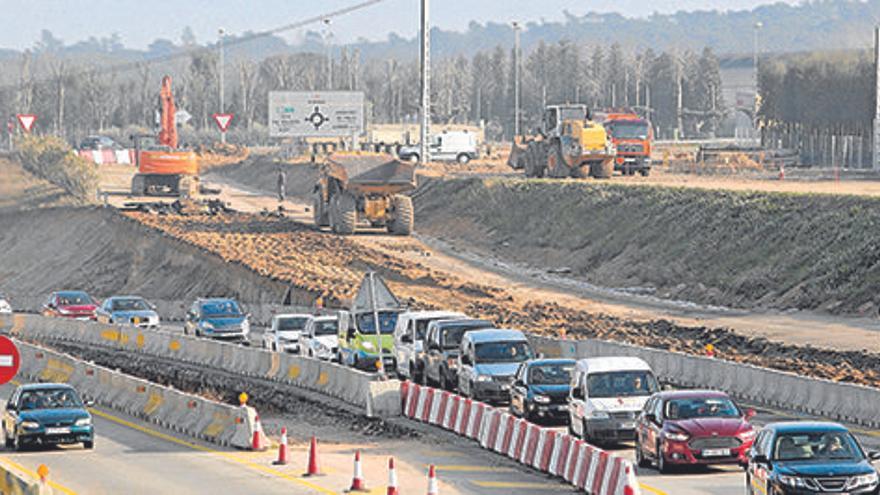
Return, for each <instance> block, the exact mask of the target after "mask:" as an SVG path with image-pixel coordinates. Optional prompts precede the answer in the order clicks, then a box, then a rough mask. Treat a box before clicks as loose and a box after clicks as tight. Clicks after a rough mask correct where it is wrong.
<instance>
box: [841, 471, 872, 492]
mask: <svg viewBox="0 0 880 495" xmlns="http://www.w3.org/2000/svg"><path fill="white" fill-rule="evenodd" d="M877 481H878V478H877V473H869V474H863V475H860V476H853V477H852V478H850V479H849V481H848V482H847V484H846V489H847V490H852V489H854V488H858V487H862V486H872V485H876V484H877Z"/></svg>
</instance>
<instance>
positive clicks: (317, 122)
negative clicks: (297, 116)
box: [306, 106, 330, 130]
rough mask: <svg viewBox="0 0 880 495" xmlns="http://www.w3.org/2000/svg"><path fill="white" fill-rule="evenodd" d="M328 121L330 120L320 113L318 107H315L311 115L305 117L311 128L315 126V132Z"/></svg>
mask: <svg viewBox="0 0 880 495" xmlns="http://www.w3.org/2000/svg"><path fill="white" fill-rule="evenodd" d="M328 120H330V119H329V118H328V117H327V116H326V115H324V114H323V113H321V108H320V107H318V106H316V107H315V111H314V112H312V114H311V115H309V116H308V117H306V122H309V123H311V124H312V125H313V126H315V130H318V129H320V128H321V126H322V125H324V122H327V121H328Z"/></svg>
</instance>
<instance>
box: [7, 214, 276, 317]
mask: <svg viewBox="0 0 880 495" xmlns="http://www.w3.org/2000/svg"><path fill="white" fill-rule="evenodd" d="M0 232H3V235H0V252H2V253H3V256H2V260H3V263H2V265H0V292H3V293H5V294H8V295H9V297H11V298H12V300H13V302H15V303H30V305H33V302H34V301H39V298H41V297H45V296H46V295H48V293H49V292H50V291H52V290H58V289H74V288H75V289H83V290H86V291H88V292H89V293H91V294H92V295H94V296H97V297H106V296H109V295H113V294H128V293H134V294H140V295H143V296H145V297H148V298H152V299H159V300H172V301H179V302H180V305H181V306H182V305H184V304H188V302H189V301H192V300H193V299H195V298H196V297H200V296H210V295H216V296H236V297H239V298H240V299H241V300H242V301H245V302H251V303H257V302H272V303H278V302H280V300H281V298H282V297H284V294H285V291H286V289H287V286H286V285H284V284H281V283H278V282H274V281H271V280H268V279H266V278H263V277H261V276H259V275H257V274H256V273H253V272H252V271H250V270H247V269H244V268H242V267H240V266H236V265H228V264H226V263H224V262H223V261H222V260H220V259H217V258H214V257H206V256H204V255H203V254H202V253H200V252H199V251H198V250H197V249H196V248H194V247H193V246H191V245H188V244H185V243H183V242H180V241H177V240H175V239H172V238H169V237H167V236H163V235H161V233H159V232H157V231H155V230H152V229H148V228H145V227H144V226H143V225H141V224H139V223H137V222H134V221H132V220H130V219H128V218H126V217H124V216H122V215H119V214H118V213H116V212H114V211H112V210H103V209H99V208H47V209H41V210H33V211H26V212H19V213H5V214H0Z"/></svg>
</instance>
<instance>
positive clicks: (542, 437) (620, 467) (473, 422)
mask: <svg viewBox="0 0 880 495" xmlns="http://www.w3.org/2000/svg"><path fill="white" fill-rule="evenodd" d="M400 394H401V400H402V404H401V406H402V410H403V415H404V416H406V417H408V418H411V419H414V420H417V421H421V422H423V423H428V424H432V425H435V426H439V427H441V428H444V429H446V430H450V431H454V432H456V433H457V434H459V435H461V436H465V437H468V438H471V439H473V440H476V441H478V442H479V443H480V445H481V446H482V447H483V448H485V449H488V450H492V451H495V452H497V453H499V454H502V455H506V456H508V457H510V458H511V459H514V460H516V461H518V462H520V463H521V464H525V465H527V466H531V467H533V468H535V469H537V470H539V471H542V472H545V473H550V474H552V475H554V476H559V477H561V478H564V479H565V480H566V481H568V482H569V483H571V484H573V485H574V486H576V487H578V488H581V489H583V490H584V491H586V492H587V493H589V494H591V495H639V494H640V493H641V491H640V489H639V484H638V481H637V479H636V476H635V469H634V468H633V465H632V463H631V462H629V461H627V460H626V459H623V458H621V457H617V456H613V455H611V454H609V453H608V452H606V451H604V450H602V449H600V448H598V447H594V446H592V445H590V444H588V443H586V442H584V441H583V440H580V439H578V438H575V437H572V436H571V435H569V434H567V433H560V432H557V431H555V430H552V429H549V428H542V427H540V426H538V425H536V424H534V423H529V422H528V421H526V420H524V419H521V418H517V417H515V416H513V415H511V414H510V413H508V412H507V411H504V410H502V409H498V408H495V407H492V406H490V405H488V404H484V403H482V402H477V401H474V400H472V399H467V398H464V397H462V396H460V395H456V394H453V393H450V392H447V391H444V390H438V389H435V388H430V387H423V386H420V385H416V384H414V383H411V382H403V383H402V385H401V391H400Z"/></svg>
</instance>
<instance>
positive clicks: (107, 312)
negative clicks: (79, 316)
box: [95, 296, 159, 330]
mask: <svg viewBox="0 0 880 495" xmlns="http://www.w3.org/2000/svg"><path fill="white" fill-rule="evenodd" d="M95 316H96V318H97V320H98V321H99V322H101V323H108V324H111V325H112V324H130V325H134V326H136V327H139V328H148V329H151V330H156V329H158V328H159V313H157V312H156V306H154V305H153V304H151V303H150V302H148V301H146V300H145V299H144V298H142V297H138V296H113V297H108V298H107V299H105V300H104V303H103V304H101V307H99V308H98V309H97V310H96V311H95Z"/></svg>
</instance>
